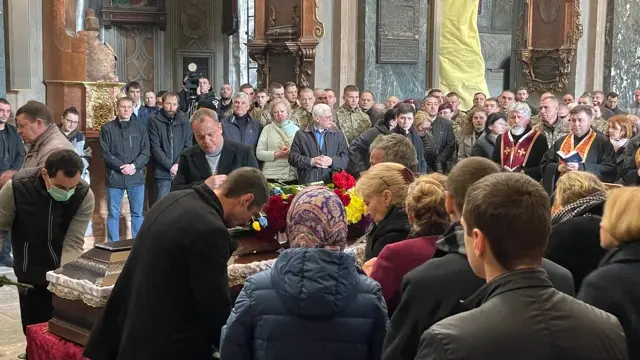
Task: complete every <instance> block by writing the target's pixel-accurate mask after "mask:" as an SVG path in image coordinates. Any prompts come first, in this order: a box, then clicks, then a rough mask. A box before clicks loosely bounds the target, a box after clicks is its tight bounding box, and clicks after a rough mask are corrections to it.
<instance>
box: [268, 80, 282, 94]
mask: <svg viewBox="0 0 640 360" xmlns="http://www.w3.org/2000/svg"><path fill="white" fill-rule="evenodd" d="M282 88H283V86H282V84H280V83H279V82H277V81H274V82H272V83H271V85H269V92H271V90H275V89H282Z"/></svg>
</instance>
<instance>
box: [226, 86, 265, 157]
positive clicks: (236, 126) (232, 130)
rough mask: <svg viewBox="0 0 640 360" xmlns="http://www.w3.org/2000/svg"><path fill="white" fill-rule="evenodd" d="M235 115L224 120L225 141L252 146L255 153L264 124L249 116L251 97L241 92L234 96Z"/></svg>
mask: <svg viewBox="0 0 640 360" xmlns="http://www.w3.org/2000/svg"><path fill="white" fill-rule="evenodd" d="M232 100H233V114H231V116H227V117H226V118H224V119H222V121H221V122H222V130H223V134H222V135H223V136H224V138H225V139H228V140H231V141H235V142H239V143H241V144H246V145H249V146H251V147H252V148H253V149H254V151H255V148H256V146H257V145H258V139H259V138H260V133H261V132H262V124H260V121H258V120H256V119H254V118H252V117H251V115H249V107H250V104H251V102H250V100H249V96H247V94H245V93H243V92H239V93H237V94H235V95H234V96H233V99H232Z"/></svg>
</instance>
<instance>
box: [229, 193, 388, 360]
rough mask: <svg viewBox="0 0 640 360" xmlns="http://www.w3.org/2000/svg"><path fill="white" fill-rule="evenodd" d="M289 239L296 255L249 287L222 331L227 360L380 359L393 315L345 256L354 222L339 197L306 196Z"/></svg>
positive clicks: (292, 213)
mask: <svg viewBox="0 0 640 360" xmlns="http://www.w3.org/2000/svg"><path fill="white" fill-rule="evenodd" d="M287 235H288V238H289V243H290V244H291V249H288V250H284V251H283V252H282V253H281V254H280V256H279V257H278V259H277V260H276V263H275V265H274V267H273V268H272V269H271V270H267V271H264V272H261V273H258V274H256V275H253V276H251V277H250V278H249V279H248V280H247V282H246V283H245V285H244V288H243V289H242V292H241V293H240V296H239V297H238V299H237V300H236V304H235V307H234V309H233V311H232V313H231V316H229V320H228V321H227V325H226V326H225V327H224V328H223V330H222V341H221V347H220V357H221V358H222V359H246V360H248V359H253V358H255V356H254V355H253V354H260V355H261V357H260V358H261V359H284V358H293V357H297V358H301V359H302V358H303V359H305V360H313V359H328V358H329V359H332V360H338V359H345V360H346V359H350V360H351V359H363V360H364V359H377V358H380V356H381V349H382V341H383V339H384V337H385V334H386V321H387V308H386V305H385V303H384V299H383V298H382V292H381V290H380V285H379V284H378V283H377V282H375V281H374V280H372V279H370V278H368V277H367V276H366V275H365V274H363V273H362V272H361V271H360V270H359V269H358V268H357V267H356V259H355V258H354V257H353V256H352V255H350V254H347V253H345V252H343V251H342V249H344V247H345V245H346V242H347V222H346V219H345V209H344V206H343V205H342V202H341V201H340V199H339V198H338V196H337V195H335V194H334V193H333V192H331V191H330V190H329V189H327V188H326V187H323V186H311V187H307V188H305V189H304V190H302V191H301V192H300V193H299V194H298V195H296V197H295V198H294V199H293V202H292V203H291V207H290V208H289V212H288V214H287ZM283 329H286V331H283ZM318 332H320V333H322V334H323V335H322V336H321V337H319V336H317V334H318Z"/></svg>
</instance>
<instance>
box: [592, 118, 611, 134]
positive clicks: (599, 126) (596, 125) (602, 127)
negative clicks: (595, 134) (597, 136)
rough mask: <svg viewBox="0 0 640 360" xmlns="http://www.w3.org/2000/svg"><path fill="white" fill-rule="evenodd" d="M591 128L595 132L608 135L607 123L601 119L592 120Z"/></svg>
mask: <svg viewBox="0 0 640 360" xmlns="http://www.w3.org/2000/svg"><path fill="white" fill-rule="evenodd" d="M591 127H592V128H593V129H594V130H596V131H600V132H601V133H603V134H605V135H608V134H609V122H608V121H607V120H605V119H603V118H601V117H600V118H597V119H594V120H593V123H592V124H591Z"/></svg>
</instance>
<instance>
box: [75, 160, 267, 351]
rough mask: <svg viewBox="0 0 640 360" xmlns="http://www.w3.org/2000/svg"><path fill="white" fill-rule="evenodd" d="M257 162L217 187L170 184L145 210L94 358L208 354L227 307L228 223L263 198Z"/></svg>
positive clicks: (103, 317)
mask: <svg viewBox="0 0 640 360" xmlns="http://www.w3.org/2000/svg"><path fill="white" fill-rule="evenodd" d="M268 196H269V186H268V185H267V181H266V180H265V178H264V176H263V175H262V173H261V172H260V170H258V169H255V168H246V167H245V168H239V169H237V170H235V171H233V172H231V173H230V174H229V176H228V178H227V181H225V182H224V183H223V184H222V185H221V186H220V187H216V188H215V189H213V186H212V185H211V184H210V182H208V181H205V182H204V183H202V184H200V185H197V186H194V187H193V188H192V189H188V190H181V191H175V192H172V193H170V194H169V195H167V196H166V197H164V198H162V199H161V200H160V201H158V202H157V203H156V204H155V205H154V206H153V207H152V208H151V210H149V213H148V214H147V216H146V217H145V221H144V223H143V224H142V227H141V229H140V232H139V233H138V237H137V238H136V239H135V242H134V245H133V248H132V250H131V254H130V255H129V258H128V259H127V262H126V264H125V265H124V268H123V269H122V273H120V276H119V277H118V281H117V282H116V284H115V285H114V288H113V291H112V293H111V296H110V297H109V300H108V301H107V304H106V305H105V307H104V309H103V310H102V313H101V314H100V319H99V320H98V322H97V323H96V325H95V326H94V328H93V331H92V332H91V336H90V338H89V341H88V343H87V346H86V347H85V356H86V357H88V358H90V359H93V360H107V359H108V360H113V359H118V360H127V359H132V360H133V359H136V360H138V359H155V360H160V359H211V358H212V355H213V347H214V346H218V345H219V342H220V329H221V328H222V326H223V325H224V324H225V322H226V321H227V317H228V316H229V312H230V310H231V300H230V299H229V284H228V280H227V262H228V261H229V257H230V256H231V254H232V253H233V252H234V251H235V247H236V245H235V242H234V241H233V240H232V239H231V235H230V234H229V231H228V230H227V228H231V227H234V226H239V225H246V224H248V223H249V221H250V220H251V218H252V216H254V215H256V214H258V213H259V212H260V210H262V208H263V206H264V204H265V203H266V202H267V198H268Z"/></svg>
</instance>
